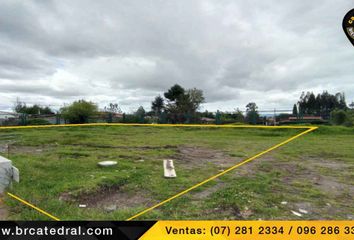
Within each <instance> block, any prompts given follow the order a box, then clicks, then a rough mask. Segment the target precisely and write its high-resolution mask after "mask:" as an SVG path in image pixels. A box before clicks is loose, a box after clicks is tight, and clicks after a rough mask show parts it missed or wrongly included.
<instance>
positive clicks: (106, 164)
mask: <svg viewBox="0 0 354 240" xmlns="http://www.w3.org/2000/svg"><path fill="white" fill-rule="evenodd" d="M97 164H98V166H100V167H111V166H114V165H117V162H116V161H102V162H99V163H97Z"/></svg>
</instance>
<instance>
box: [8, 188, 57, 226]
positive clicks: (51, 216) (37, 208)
mask: <svg viewBox="0 0 354 240" xmlns="http://www.w3.org/2000/svg"><path fill="white" fill-rule="evenodd" d="M7 195H9V196H10V197H12V198H14V199H16V200H18V201H20V202H21V203H23V204H25V205H27V206H29V207H31V208H33V209H35V210H37V211H38V212H40V213H42V214H44V215H46V216H48V217H50V218H52V219H54V220H55V221H60V219H59V218H57V217H54V216H53V215H52V214H49V213H47V212H46V211H44V210H42V209H40V208H39V207H36V206H34V205H33V204H31V203H29V202H27V201H25V200H23V199H22V198H20V197H18V196H16V195H14V194H12V193H9V192H7Z"/></svg>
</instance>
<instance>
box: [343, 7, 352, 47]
mask: <svg viewBox="0 0 354 240" xmlns="http://www.w3.org/2000/svg"><path fill="white" fill-rule="evenodd" d="M342 25H343V30H344V32H345V35H347V37H348V39H349V41H350V42H351V43H352V44H353V46H354V8H353V9H352V10H350V11H349V12H348V13H347V14H346V15H345V16H344V19H343V24H342Z"/></svg>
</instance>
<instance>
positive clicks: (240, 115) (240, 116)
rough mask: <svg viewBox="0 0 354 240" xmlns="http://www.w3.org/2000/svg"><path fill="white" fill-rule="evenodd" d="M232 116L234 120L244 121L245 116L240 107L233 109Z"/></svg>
mask: <svg viewBox="0 0 354 240" xmlns="http://www.w3.org/2000/svg"><path fill="white" fill-rule="evenodd" d="M233 117H234V119H235V120H236V122H244V121H245V116H244V115H243V113H242V111H241V110H240V109H238V108H237V109H235V112H234V113H233Z"/></svg>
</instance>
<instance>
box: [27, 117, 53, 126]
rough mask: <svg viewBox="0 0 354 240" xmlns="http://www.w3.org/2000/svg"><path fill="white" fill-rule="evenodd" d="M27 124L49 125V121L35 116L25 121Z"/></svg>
mask: <svg viewBox="0 0 354 240" xmlns="http://www.w3.org/2000/svg"><path fill="white" fill-rule="evenodd" d="M26 124H27V125H50V124H51V123H50V122H48V121H47V120H45V119H41V118H35V119H30V120H28V121H27V122H26Z"/></svg>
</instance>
